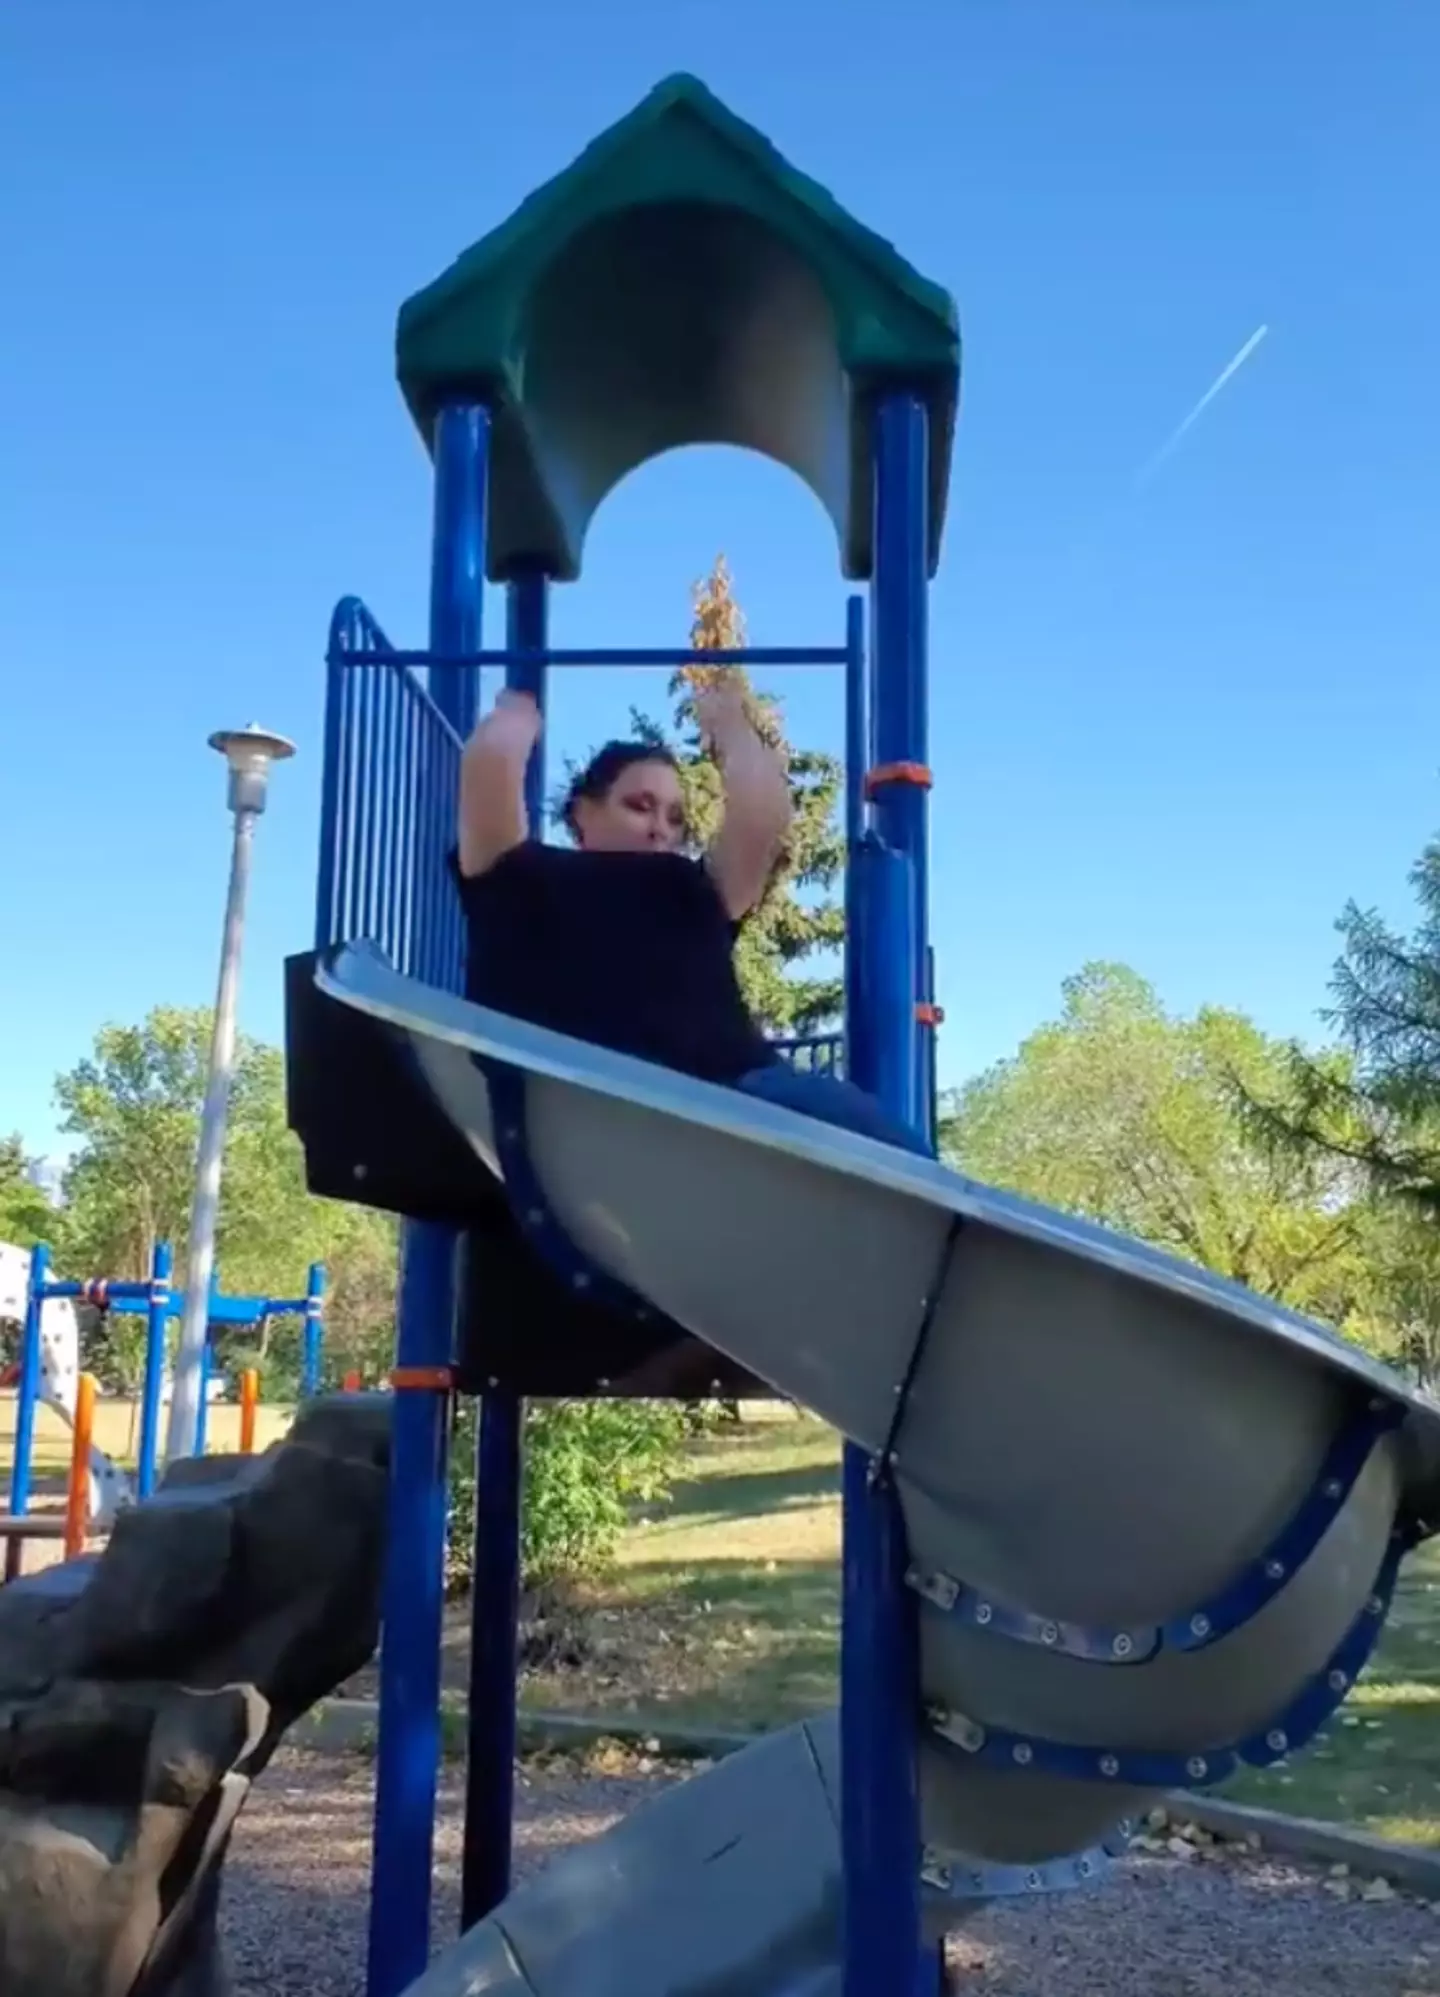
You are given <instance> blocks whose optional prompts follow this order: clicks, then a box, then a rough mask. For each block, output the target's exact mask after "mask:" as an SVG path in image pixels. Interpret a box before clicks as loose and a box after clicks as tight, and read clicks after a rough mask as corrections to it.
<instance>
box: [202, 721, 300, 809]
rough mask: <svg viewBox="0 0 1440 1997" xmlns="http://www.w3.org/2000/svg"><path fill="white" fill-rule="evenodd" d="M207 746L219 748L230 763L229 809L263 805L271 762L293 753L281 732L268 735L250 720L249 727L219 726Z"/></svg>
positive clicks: (290, 743)
mask: <svg viewBox="0 0 1440 1997" xmlns="http://www.w3.org/2000/svg"><path fill="white" fill-rule="evenodd" d="M210 747H211V748H212V749H218V750H219V751H220V754H221V755H222V756H223V757H224V758H225V760H226V762H227V763H228V764H229V765H230V809H231V810H232V811H236V812H239V811H253V812H255V813H256V814H257V815H258V814H259V813H260V812H262V811H263V810H264V809H265V792H266V790H267V789H268V787H269V782H270V765H271V764H272V763H283V762H284V761H285V760H286V759H287V758H288V757H290V756H293V755H294V753H295V744H294V743H293V742H289V741H287V740H286V739H285V737H284V736H283V735H271V734H270V733H269V732H268V730H266V729H264V728H257V727H256V726H255V724H254V722H253V721H252V722H251V723H250V725H249V727H248V728H222V729H220V730H219V731H218V732H217V733H216V734H214V735H212V736H211V737H210Z"/></svg>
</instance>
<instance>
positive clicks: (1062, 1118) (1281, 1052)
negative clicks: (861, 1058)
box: [941, 964, 1381, 1339]
mask: <svg viewBox="0 0 1440 1997" xmlns="http://www.w3.org/2000/svg"><path fill="white" fill-rule="evenodd" d="M1287 1074H1288V1055H1287V1050H1286V1048H1285V1047H1284V1046H1283V1045H1282V1044H1280V1043H1277V1042H1275V1041H1272V1040H1269V1039H1267V1038H1266V1036H1265V1035H1264V1034H1262V1033H1261V1032H1260V1031H1259V1030H1258V1028H1256V1027H1255V1026H1254V1025H1253V1024H1252V1022H1251V1021H1249V1020H1248V1019H1246V1018H1244V1017H1243V1016H1242V1015H1240V1014H1238V1013H1234V1012H1228V1011H1224V1010H1222V1009H1220V1008H1218V1007H1204V1008H1202V1009H1201V1011H1199V1012H1198V1013H1197V1014H1196V1015H1195V1016H1194V1017H1193V1018H1191V1019H1177V1018H1174V1017H1172V1016H1170V1015H1169V1014H1167V1013H1166V1012H1165V1011H1164V1009H1163V1008H1162V1007H1161V1005H1160V1003H1159V1000H1158V999H1157V997H1156V995H1155V993H1154V991H1153V990H1152V989H1151V987H1150V986H1149V985H1148V984H1146V982H1145V981H1144V980H1143V979H1142V978H1140V977H1138V976H1137V975H1136V974H1135V973H1134V972H1133V971H1130V970H1127V969H1126V968H1125V967H1123V966H1120V965H1114V964H1092V965H1089V966H1087V967H1086V968H1085V969H1084V970H1083V971H1082V972H1081V973H1080V974H1079V976H1078V977H1074V978H1071V979H1069V980H1068V981H1067V983H1066V984H1065V987H1064V1005H1063V1010H1062V1012H1061V1016H1060V1018H1059V1019H1058V1020H1055V1021H1053V1022H1051V1023H1050V1024H1048V1025H1045V1026H1042V1027H1041V1028H1040V1029H1039V1030H1038V1031H1037V1032H1036V1033H1033V1034H1032V1035H1031V1036H1030V1038H1029V1039H1028V1040H1026V1041H1025V1043H1024V1044H1023V1046H1022V1047H1021V1048H1020V1050H1019V1052H1018V1054H1016V1055H1015V1057H1014V1058H1013V1059H1012V1060H1009V1061H1005V1062H1002V1063H1001V1064H1000V1065H999V1066H998V1067H996V1068H994V1069H992V1070H991V1071H990V1072H989V1073H987V1074H985V1075H982V1076H980V1077H979V1078H978V1079H977V1080H976V1081H974V1082H973V1083H971V1084H970V1085H969V1087H967V1088H966V1089H964V1090H963V1091H962V1092H961V1093H960V1095H959V1097H958V1100H956V1101H955V1102H954V1103H953V1104H952V1105H951V1107H950V1111H949V1113H948V1115H947V1116H946V1117H945V1118H944V1119H943V1124H942V1133H941V1141H942V1147H943V1150H944V1152H945V1154H946V1155H947V1156H948V1157H950V1158H951V1159H952V1160H953V1161H954V1162H955V1163H957V1164H958V1165H959V1166H960V1167H961V1168H962V1169H963V1170H965V1171H967V1172H969V1173H971V1174H973V1175H974V1176H975V1177H977V1178H980V1179H983V1180H987V1181H989V1182H990V1183H992V1184H996V1185H1000V1186H1005V1187H1008V1188H1010V1189H1011V1190H1013V1191H1016V1192H1019V1193H1022V1194H1025V1195H1027V1196H1028V1197H1030V1198H1033V1199H1036V1200H1041V1201H1044V1202H1046V1203H1047V1204H1049V1205H1052V1206H1056V1207H1060V1208H1062V1209H1064V1210H1066V1211H1068V1212H1071V1213H1076V1214H1081V1215H1084V1216H1086V1217H1087V1218H1089V1219H1092V1220H1096V1221H1100V1222H1102V1223H1104V1224H1106V1225H1108V1226H1111V1227H1115V1228H1118V1229H1121V1230H1123V1231H1124V1232H1126V1233H1129V1234H1134V1235H1138V1236H1140V1237H1142V1238H1143V1239H1145V1240H1147V1241H1151V1242H1154V1243H1155V1244H1156V1245H1157V1246H1159V1247H1162V1248H1166V1249H1169V1250H1171V1251H1172V1252H1173V1253H1176V1254H1179V1255H1182V1256H1186V1257H1188V1258H1189V1259H1190V1260H1192V1261H1195V1262H1199V1263H1202V1264H1204V1266H1205V1267H1207V1268H1209V1269H1213V1270H1215V1271H1217V1272H1218V1273H1219V1274H1220V1275H1222V1276H1228V1277H1231V1278H1233V1279H1234V1280H1236V1281H1238V1282H1242V1283H1247V1284H1249V1285H1250V1286H1251V1287H1252V1288H1254V1289H1256V1290H1259V1291H1261V1292H1263V1293H1264V1294H1265V1295H1267V1296H1271V1297H1274V1298H1276V1299H1278V1300H1280V1301H1282V1302H1285V1303H1288V1304H1290V1305H1292V1306H1294V1307H1295V1308H1298V1309H1303V1310H1307V1311H1312V1312H1315V1313H1317V1314H1319V1315H1321V1316H1323V1317H1325V1318H1327V1319H1329V1320H1330V1321H1332V1322H1335V1323H1339V1324H1345V1325H1347V1326H1349V1327H1350V1328H1351V1329H1353V1330H1355V1331H1356V1332H1357V1333H1359V1334H1362V1335H1366V1336H1368V1337H1370V1338H1372V1339H1373V1338H1375V1337H1377V1336H1378V1334H1379V1326H1380V1318H1381V1313H1380V1312H1379V1311H1378V1310H1377V1304H1376V1297H1375V1292H1374V1285H1373V1282H1372V1279H1371V1276H1370V1274H1369V1272H1368V1266H1367V1241H1368V1238H1369V1236H1370V1232H1371V1229H1372V1227H1373V1224H1374V1214H1373V1210H1372V1208H1371V1206H1370V1205H1369V1203H1368V1202H1367V1201H1365V1200H1364V1199H1363V1198H1361V1197H1359V1196H1358V1192H1359V1189H1358V1188H1357V1186H1356V1184H1355V1175H1354V1173H1353V1172H1352V1171H1351V1170H1350V1168H1349V1167H1348V1165H1347V1164H1346V1163H1345V1162H1344V1161H1339V1160H1335V1159H1333V1158H1330V1157H1328V1156H1325V1155H1323V1154H1319V1153H1308V1154H1303V1153H1297V1152H1296V1151H1294V1150H1286V1149H1284V1148H1277V1147H1275V1146H1272V1145H1268V1144H1266V1143H1264V1142H1263V1141H1259V1140H1258V1139H1257V1137H1256V1136H1255V1134H1254V1133H1253V1132H1252V1131H1251V1130H1250V1128H1249V1127H1248V1126H1247V1123H1246V1119H1245V1118H1244V1116H1243V1115H1242V1114H1241V1111H1240V1109H1239V1107H1238V1105H1237V1101H1236V1095H1235V1084H1236V1080H1237V1078H1238V1079H1239V1080H1240V1081H1241V1082H1242V1083H1243V1084H1245V1085H1246V1086H1248V1087H1249V1088H1251V1089H1255V1090H1271V1091H1274V1092H1275V1093H1277V1094H1278V1093H1279V1092H1280V1091H1282V1090H1283V1088H1284V1087H1285V1085H1286V1077H1287Z"/></svg>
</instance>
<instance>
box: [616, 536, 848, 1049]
mask: <svg viewBox="0 0 1440 1997" xmlns="http://www.w3.org/2000/svg"><path fill="white" fill-rule="evenodd" d="M745 643H746V635H745V619H744V615H743V613H742V611H741V609H740V606H739V604H738V603H737V602H736V599H735V592H734V585H733V581H732V578H731V575H730V570H729V566H728V565H727V563H726V561H725V557H724V556H723V555H720V556H718V557H717V559H716V561H715V564H714V567H713V568H712V569H711V571H710V573H709V575H708V576H706V577H705V579H704V580H703V581H702V582H699V583H697V584H696V585H695V588H694V591H693V593H692V616H691V624H690V644H691V647H692V649H693V650H695V651H697V652H717V651H734V650H739V649H740V648H741V647H743V646H744V644H745ZM727 672H733V673H736V674H738V675H739V677H740V680H741V683H742V686H743V688H744V693H745V705H746V709H747V711H748V713H749V715H750V719H751V721H752V722H753V723H754V725H755V727H756V729H757V730H758V731H759V733H760V734H761V736H762V737H763V738H764V739H765V741H767V742H769V743H771V744H772V745H773V746H774V747H776V748H778V749H780V750H781V751H782V753H783V754H784V755H785V757H786V759H787V761H788V764H789V769H790V792H791V798H792V801H793V805H794V814H795V815H794V819H793V822H792V825H791V831H790V838H789V840H788V842H787V845H786V850H785V852H784V853H783V854H782V855H781V857H780V860H779V861H778V863H777V865H776V868H775V872H774V874H773V876H772V878H771V881H770V885H769V887H768V888H767V889H766V892H765V895H764V897H763V899H762V900H761V902H760V904H759V906H758V907H757V908H756V909H755V910H754V912H753V913H752V914H751V916H750V918H749V920H748V921H747V922H746V923H745V925H744V927H743V928H742V930H741V932H740V940H739V942H738V944H737V945H736V951H735V961H736V966H737V968H738V970H739V973H740V980H741V984H742V986H743V988H744V991H745V996H746V999H747V1000H748V1002H749V1004H750V1005H751V1007H752V1008H753V1010H754V1012H755V1014H756V1017H757V1018H758V1019H759V1020H760V1021H761V1022H762V1024H763V1025H764V1026H765V1027H766V1028H767V1029H768V1030H769V1031H771V1032H774V1033H782V1034H783V1033H816V1032H823V1031H825V1030H826V1029H827V1028H828V1027H831V1026H833V1025H835V1024H836V1022H837V1021H838V1019H839V1016H840V1011H841V1006H842V1003H843V996H844V994H843V986H842V982H841V977H840V973H839V968H838V965H835V967H834V968H831V967H830V966H825V965H820V964H815V963H813V960H814V959H816V958H817V957H823V956H824V954H825V953H828V952H834V951H837V950H838V949H839V946H840V944H841V943H842V942H843V940H844V935H845V917H844V910H843V907H842V905H841V902H840V900H839V899H838V898H837V893H836V890H837V888H838V886H839V884H840V881H841V879H842V877H843V873H844V866H845V841H844V834H843V831H842V828H841V826H840V823H839V820H838V817H837V805H838V803H839V799H840V797H841V794H842V791H843V787H844V770H843V768H842V766H841V764H840V762H839V760H838V758H836V757H834V756H828V755H825V754H823V753H822V752H821V751H819V750H815V749H796V748H794V747H792V746H791V745H790V744H789V743H788V742H787V741H786V739H785V731H784V725H783V722H782V719H781V714H780V707H779V703H778V702H777V701H776V700H775V699H774V698H773V696H770V695H766V694H760V693H757V692H756V691H755V689H754V687H753V686H752V685H751V683H750V679H749V675H748V674H747V673H746V672H745V669H744V668H743V667H740V666H718V667H715V668H713V669H711V668H706V667H703V666H701V667H686V668H682V669H681V670H679V671H677V672H676V673H675V674H674V675H673V676H672V678H671V680H670V685H669V689H668V690H669V693H670V697H671V699H672V701H673V702H674V717H673V724H672V731H671V735H670V736H669V737H667V735H666V732H665V731H664V730H663V729H662V728H660V727H659V726H658V725H657V724H656V723H655V722H653V721H651V720H648V719H646V718H645V717H644V716H641V715H637V716H636V717H635V720H636V726H637V728H638V729H639V731H640V732H641V733H642V734H643V735H645V736H646V737H648V738H649V739H651V740H654V741H660V742H665V741H668V742H669V746H670V747H671V748H672V750H673V751H674V753H675V754H676V755H677V756H678V758H679V761H680V775H681V782H682V784H683V786H684V790H685V801H686V808H687V811H688V813H689V816H690V823H691V827H692V829H693V832H694V836H695V838H696V841H697V843H698V844H700V845H702V846H703V845H704V844H706V843H707V841H708V840H709V839H710V838H711V836H712V835H713V834H714V832H715V829H716V826H717V824H718V822H719V817H720V800H721V778H720V770H719V767H718V765H717V764H716V762H715V760H714V758H713V757H712V756H711V755H710V754H709V752H708V751H707V750H706V748H705V747H704V745H703V744H702V742H701V738H700V732H699V729H698V728H697V726H696V721H695V704H694V695H695V692H696V690H697V688H699V687H702V686H704V685H705V684H706V683H707V682H708V681H710V680H711V679H713V678H715V677H716V676H717V675H719V674H720V673H727ZM807 966H808V967H809V968H802V967H807Z"/></svg>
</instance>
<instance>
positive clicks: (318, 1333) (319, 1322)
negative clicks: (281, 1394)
mask: <svg viewBox="0 0 1440 1997" xmlns="http://www.w3.org/2000/svg"><path fill="white" fill-rule="evenodd" d="M324 1343H325V1264H324V1263H323V1262H312V1263H311V1264H310V1274H309V1276H308V1278H307V1279H306V1283H305V1364H304V1370H303V1372H302V1374H301V1379H300V1394H301V1398H302V1399H303V1400H307V1401H309V1400H313V1399H314V1397H315V1395H316V1394H318V1393H319V1391H320V1358H321V1353H322V1350H323V1348H324Z"/></svg>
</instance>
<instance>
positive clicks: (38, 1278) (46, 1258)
mask: <svg viewBox="0 0 1440 1997" xmlns="http://www.w3.org/2000/svg"><path fill="white" fill-rule="evenodd" d="M49 1278H50V1250H49V1249H48V1248H47V1247H46V1246H45V1244H44V1242H43V1241H37V1242H36V1244H35V1246H34V1247H33V1248H32V1249H31V1251H30V1288H29V1291H28V1293H27V1295H26V1298H25V1330H24V1333H23V1335H22V1337H21V1341H20V1383H19V1387H18V1390H17V1400H16V1407H15V1460H14V1462H13V1463H12V1464H11V1466H10V1510H11V1511H12V1512H13V1513H14V1515H15V1517H16V1518H17V1519H23V1518H24V1517H25V1514H26V1513H27V1512H28V1511H29V1509H30V1472H31V1468H32V1459H33V1457H34V1454H35V1408H36V1404H37V1402H38V1401H39V1398H40V1313H41V1311H42V1310H43V1309H44V1304H45V1285H46V1283H47V1282H48V1281H49ZM16 1544H17V1545H18V1541H17V1542H16Z"/></svg>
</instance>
